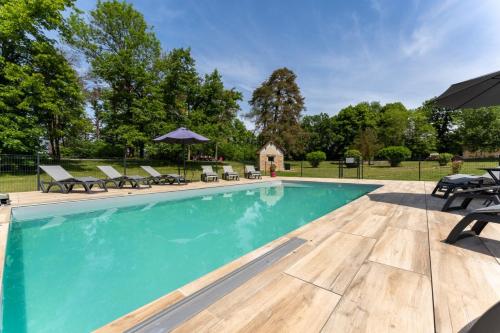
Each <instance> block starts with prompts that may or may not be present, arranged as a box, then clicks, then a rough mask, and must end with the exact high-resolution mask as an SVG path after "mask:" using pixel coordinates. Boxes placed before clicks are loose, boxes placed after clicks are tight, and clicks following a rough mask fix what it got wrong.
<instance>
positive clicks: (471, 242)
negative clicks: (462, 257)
mask: <svg viewBox="0 0 500 333" xmlns="http://www.w3.org/2000/svg"><path fill="white" fill-rule="evenodd" d="M442 242H443V244H446V243H444V240H443V241H442ZM486 243H487V244H489V246H486ZM446 245H448V246H456V247H459V248H462V249H464V250H469V251H474V252H478V253H481V254H484V255H487V256H490V257H493V258H494V259H496V254H495V253H493V251H492V249H500V241H499V240H496V239H492V238H487V237H483V236H473V237H467V238H463V239H460V240H459V241H457V242H456V243H455V244H446Z"/></svg>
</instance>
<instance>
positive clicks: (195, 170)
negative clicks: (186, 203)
mask: <svg viewBox="0 0 500 333" xmlns="http://www.w3.org/2000/svg"><path fill="white" fill-rule="evenodd" d="M230 163H231V165H232V166H233V169H234V171H236V172H238V173H240V174H241V175H243V171H244V165H245V164H254V162H253V161H249V162H248V161H247V162H244V161H242V162H230ZM202 164H203V165H207V164H210V165H212V166H213V168H214V171H216V172H218V173H220V172H221V170H220V169H222V165H223V164H227V163H223V162H213V161H189V162H187V163H186V179H188V180H189V181H199V180H200V176H201V165H202ZM39 165H60V166H62V167H63V168H64V169H66V170H67V171H68V172H69V173H70V174H71V175H72V176H74V177H79V176H91V177H96V178H104V177H105V175H104V174H103V173H101V171H100V170H99V169H98V168H97V166H99V165H110V166H113V167H114V168H115V169H116V170H118V171H119V172H121V173H123V174H125V175H140V176H148V174H147V173H146V172H145V171H144V170H142V168H141V167H140V166H141V165H150V166H152V167H154V168H155V169H157V170H158V171H159V172H161V173H177V172H180V173H182V172H183V168H182V162H176V161H164V160H151V159H123V158H122V159H81V158H62V159H53V158H51V157H49V156H46V155H41V154H39V155H0V193H5V192H24V191H36V190H39V186H38V184H39V181H40V180H49V178H48V176H47V175H46V174H44V173H43V172H42V171H41V170H40V168H38V166H39Z"/></svg>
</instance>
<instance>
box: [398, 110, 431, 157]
mask: <svg viewBox="0 0 500 333" xmlns="http://www.w3.org/2000/svg"><path fill="white" fill-rule="evenodd" d="M405 145H406V147H408V148H410V150H411V151H412V153H413V155H414V157H415V158H423V157H427V156H428V155H429V154H430V153H431V152H432V151H435V149H436V130H435V129H434V127H433V126H432V124H431V123H430V122H429V120H428V118H427V117H426V115H425V113H424V112H423V111H421V110H415V111H412V112H410V115H409V117H408V127H407V129H406V132H405Z"/></svg>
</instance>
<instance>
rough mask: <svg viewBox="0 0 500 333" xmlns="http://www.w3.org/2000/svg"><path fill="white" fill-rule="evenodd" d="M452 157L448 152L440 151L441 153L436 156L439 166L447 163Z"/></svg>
mask: <svg viewBox="0 0 500 333" xmlns="http://www.w3.org/2000/svg"><path fill="white" fill-rule="evenodd" d="M452 157H453V155H452V154H450V153H441V154H439V157H438V162H439V165H440V166H445V165H447V164H448V163H450V161H451V158H452Z"/></svg>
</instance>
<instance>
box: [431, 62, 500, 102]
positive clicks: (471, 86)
mask: <svg viewBox="0 0 500 333" xmlns="http://www.w3.org/2000/svg"><path fill="white" fill-rule="evenodd" d="M434 102H435V103H436V105H437V106H441V107H446V108H450V109H454V110H455V109H466V108H472V109H474V108H481V107H487V106H493V105H500V71H499V72H495V73H491V74H486V75H483V76H480V77H477V78H474V79H470V80H467V81H463V82H460V83H455V84H453V85H451V86H450V87H449V88H448V89H447V90H446V91H445V92H444V93H443V94H441V96H439V97H437V98H436V99H434Z"/></svg>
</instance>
